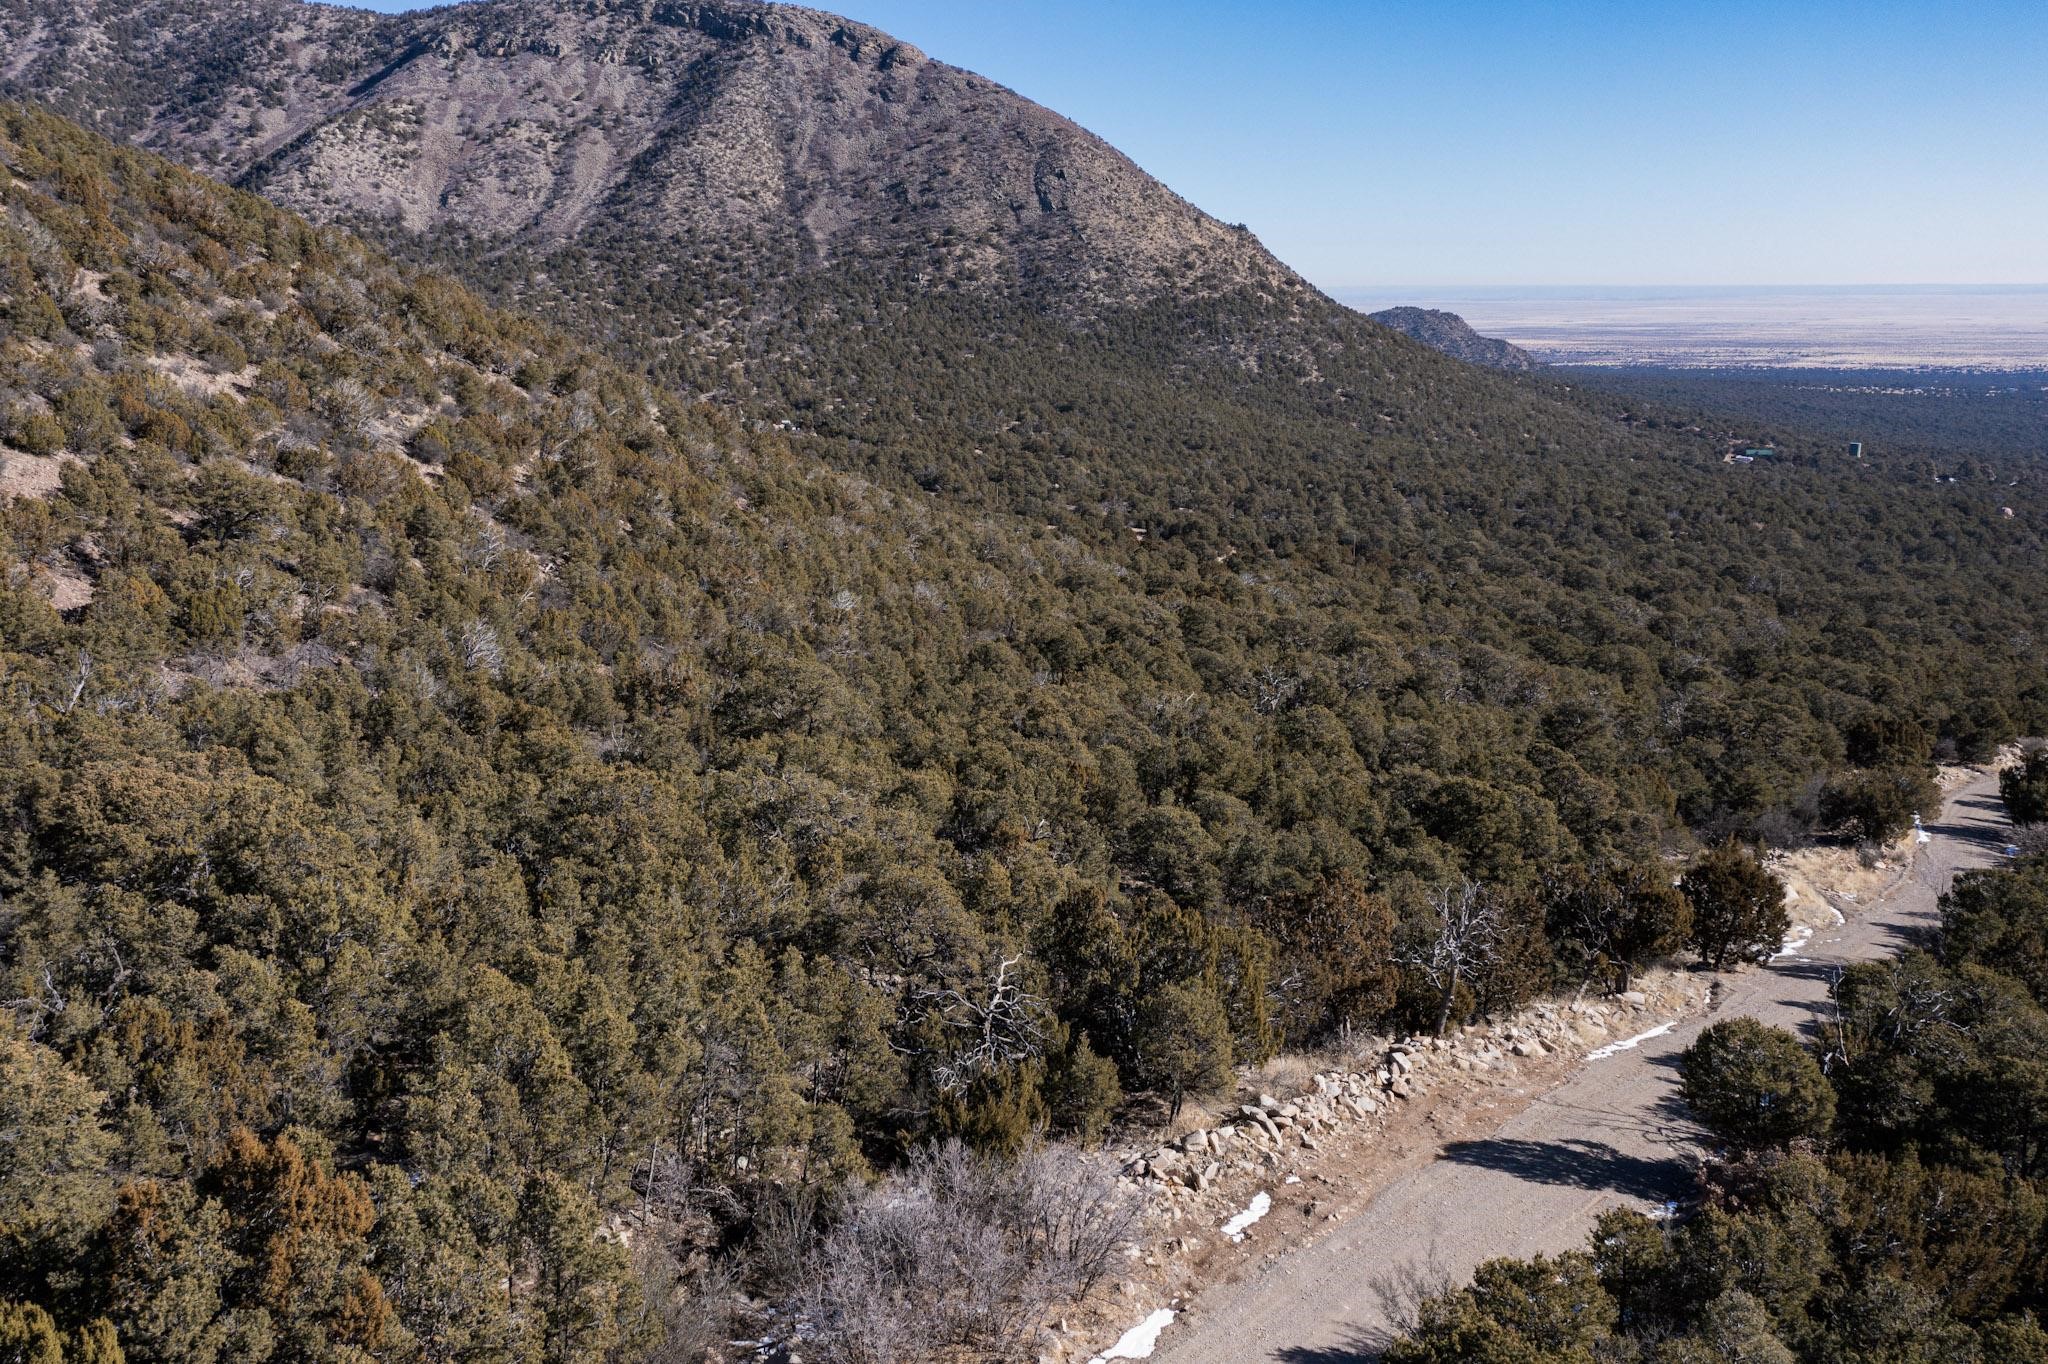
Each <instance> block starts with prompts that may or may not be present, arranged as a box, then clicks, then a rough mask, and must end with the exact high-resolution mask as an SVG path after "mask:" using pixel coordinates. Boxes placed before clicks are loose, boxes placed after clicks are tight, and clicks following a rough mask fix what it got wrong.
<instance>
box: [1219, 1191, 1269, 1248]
mask: <svg viewBox="0 0 2048 1364" xmlns="http://www.w3.org/2000/svg"><path fill="white" fill-rule="evenodd" d="M1272 1210H1273V1196H1272V1195H1271V1194H1269V1193H1267V1192H1266V1191H1265V1190H1264V1189H1261V1190H1259V1191H1258V1192H1257V1193H1255V1194H1253V1195H1252V1201H1251V1202H1250V1203H1248V1204H1246V1205H1245V1210H1244V1211H1243V1212H1241V1213H1239V1214H1238V1215H1237V1216H1235V1217H1233V1218H1231V1219H1230V1220H1229V1221H1228V1222H1225V1223H1224V1224H1223V1234H1224V1235H1225V1236H1228V1237H1229V1238H1230V1239H1231V1240H1233V1241H1242V1240H1243V1239H1244V1233H1245V1229H1246V1228H1248V1227H1250V1226H1251V1224H1252V1223H1254V1222H1256V1221H1258V1220H1259V1219H1260V1218H1261V1217H1264V1216H1265V1215H1266V1214H1267V1213H1269V1212H1271V1211H1272Z"/></svg>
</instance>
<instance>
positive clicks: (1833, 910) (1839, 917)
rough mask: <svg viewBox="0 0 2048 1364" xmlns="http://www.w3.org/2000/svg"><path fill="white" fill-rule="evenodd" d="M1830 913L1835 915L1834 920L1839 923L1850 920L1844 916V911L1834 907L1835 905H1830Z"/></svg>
mask: <svg viewBox="0 0 2048 1364" xmlns="http://www.w3.org/2000/svg"><path fill="white" fill-rule="evenodd" d="M1828 913H1829V914H1831V915H1833V916H1834V920H1835V922H1836V923H1838V924H1845V923H1848V922H1849V921H1848V920H1847V919H1845V918H1843V917H1842V911H1841V910H1839V909H1836V908H1834V907H1833V906H1829V908H1828Z"/></svg>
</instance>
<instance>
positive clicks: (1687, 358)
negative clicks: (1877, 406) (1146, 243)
mask: <svg viewBox="0 0 2048 1364" xmlns="http://www.w3.org/2000/svg"><path fill="white" fill-rule="evenodd" d="M1330 294H1331V297H1333V298H1335V299H1336V300H1337V301H1338V302H1340V303H1344V304H1346V305H1348V306H1350V307H1354V308H1357V309H1359V310H1361V311H1364V312H1376V311H1378V310H1380V309H1382V308H1391V307H1400V306H1411V307H1426V308H1439V309H1442V310H1443V311H1446V312H1452V313H1456V314H1458V315H1459V316H1460V317H1462V318H1464V319H1465V320H1466V322H1468V323H1470V324H1471V325H1472V327H1473V328H1474V329H1476V330H1477V331H1479V332H1480V333H1482V334H1483V335H1487V336H1497V337H1500V338H1502V339H1503V340H1507V341H1511V342H1513V343H1514V344H1516V345H1518V346H1521V347H1522V348H1523V349H1525V350H1528V351H1529V352H1530V353H1532V354H1534V355H1536V356H1537V357H1538V358H1539V359H1543V360H1546V361H1549V362H1551V363H1555V364H1592V365H1631V364H1634V365H1642V364H1647V365H1676V366H1686V367H1700V368H1706V367H1723V366H1763V367H1771V368H1829V369H1835V368H1839V369H1868V368H1888V367H1894V366H1896V367H1902V368H1940V369H1979V370H1982V369H2011V370H2027V371H2033V370H2040V369H2048V285H2042V284H2009V285H1984V284H1960V285H1958V284H1869V285H1842V284H1813V285H1792V284H1766V285H1748V286H1741V285H1684V284H1660V285H1613V284H1594V285H1555V284H1550V285H1462V286H1461V285H1434V286H1419V285H1382V286H1368V287H1360V288H1351V289H1335V290H1331V291H1330Z"/></svg>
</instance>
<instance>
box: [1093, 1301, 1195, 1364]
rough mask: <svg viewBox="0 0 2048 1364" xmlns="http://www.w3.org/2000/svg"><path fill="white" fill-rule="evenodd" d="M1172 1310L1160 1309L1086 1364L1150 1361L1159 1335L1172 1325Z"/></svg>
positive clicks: (1169, 1308)
mask: <svg viewBox="0 0 2048 1364" xmlns="http://www.w3.org/2000/svg"><path fill="white" fill-rule="evenodd" d="M1174 1315H1175V1313H1174V1310H1173V1309H1172V1308H1171V1307H1162V1308H1160V1309H1159V1310H1158V1311H1157V1312H1154V1313H1153V1314H1152V1315H1151V1316H1149V1317H1147V1318H1145V1319H1144V1320H1143V1321H1141V1322H1139V1323H1138V1324H1137V1325H1136V1326H1133V1327H1132V1328H1131V1329H1130V1330H1128V1331H1126V1332H1124V1333H1123V1334H1122V1335H1121V1336H1119V1337H1117V1342H1116V1344H1114V1345H1112V1346H1110V1347H1109V1348H1108V1349H1107V1350H1105V1351H1103V1352H1102V1353H1101V1354H1099V1355H1097V1356H1095V1358H1093V1359H1091V1360H1089V1361H1088V1364H1106V1361H1108V1360H1112V1359H1150V1358H1151V1357H1152V1351H1154V1350H1155V1349H1157V1348H1158V1347H1159V1333H1160V1332H1161V1331H1164V1330H1165V1329H1166V1328H1167V1327H1169V1326H1171V1325H1173V1318H1174Z"/></svg>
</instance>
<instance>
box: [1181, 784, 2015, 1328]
mask: <svg viewBox="0 0 2048 1364" xmlns="http://www.w3.org/2000/svg"><path fill="white" fill-rule="evenodd" d="M1927 831H1928V834H1929V835H1930V837H1929V841H1928V842H1926V843H1924V844H1921V845H1920V846H1919V847H1918V849H1917V851H1916V855H1915V857H1914V860H1913V863H1912V866H1911V868H1910V869H1909V870H1908V871H1907V872H1906V874H1905V875H1904V877H1903V879H1901V880H1900V881H1899V882H1898V883H1897V884H1895V885H1894V886H1893V888H1892V889H1891V890H1890V892H1889V893H1887V894H1886V895H1885V896H1884V897H1883V898H1882V899H1881V900H1877V901H1875V902H1873V903H1871V904H1868V905H1863V906H1857V905H1855V904H1853V903H1847V902H1842V903H1839V905H1838V907H1839V908H1841V909H1842V910H1844V911H1845V913H1846V922H1844V923H1842V924H1839V925H1835V926H1833V927H1822V928H1820V929H1818V930H1817V931H1816V932H1815V933H1814V934H1813V936H1812V938H1811V939H1809V940H1808V941H1806V942H1805V943H1804V944H1802V945H1800V946H1799V947H1798V948H1797V949H1796V950H1794V951H1793V952H1791V953H1790V954H1788V955H1785V956H1782V957H1780V958H1779V959H1777V960H1776V961H1774V962H1772V963H1770V964H1769V965H1768V966H1764V967H1761V968H1750V969H1748V970H1745V971H1742V972H1739V973H1736V974H1733V975H1729V976H1726V977H1724V978H1723V981H1722V986H1723V988H1722V989H1721V991H1720V993H1719V996H1718V998H1717V1000H1716V1003H1715V1005H1714V1007H1713V1010H1712V1012H1711V1013H1709V1014H1707V1015H1705V1016H1703V1017H1694V1018H1690V1019H1686V1020H1684V1021H1681V1022H1679V1023H1678V1024H1677V1025H1676V1026H1675V1027H1673V1028H1671V1029H1670V1030H1669V1031H1667V1032H1661V1033H1659V1034H1658V1035H1655V1036H1647V1037H1645V1038H1643V1040H1641V1041H1640V1042H1639V1043H1638V1044H1637V1045H1635V1046H1634V1047H1631V1048H1627V1049H1624V1050H1619V1051H1611V1052H1610V1054H1608V1055H1605V1056H1602V1057H1599V1058H1598V1059H1592V1058H1589V1059H1587V1060H1586V1061H1584V1062H1583V1063H1582V1064H1581V1065H1580V1066H1579V1068H1578V1069H1577V1070H1575V1071H1574V1072H1572V1074H1571V1076H1570V1078H1568V1079H1567V1080H1565V1081H1564V1083H1562V1084H1560V1085H1558V1086H1557V1087H1556V1088H1554V1089H1552V1090H1551V1091H1549V1092H1548V1093H1547V1094H1545V1095H1543V1096H1542V1097H1540V1098H1538V1099H1536V1100H1535V1101H1534V1102H1533V1103H1531V1104H1530V1105H1529V1106H1528V1107H1527V1108H1526V1109H1524V1110H1522V1111H1521V1112H1520V1113H1518V1114H1517V1115H1515V1116H1514V1117H1513V1118H1511V1119H1509V1120H1508V1121H1507V1122H1506V1123H1504V1124H1502V1126H1501V1127H1500V1128H1499V1129H1498V1130H1497V1131H1495V1132H1494V1133H1493V1134H1492V1135H1491V1136H1490V1137H1486V1138H1484V1139H1482V1140H1473V1141H1454V1142H1450V1143H1448V1144H1446V1145H1445V1146H1444V1148H1443V1150H1442V1151H1441V1152H1440V1153H1439V1155H1438V1156H1437V1158H1436V1159H1435V1160H1434V1161H1432V1162H1430V1163H1429V1164H1427V1165H1424V1166H1421V1167H1420V1168H1418V1169H1416V1170H1414V1171H1413V1172H1411V1173H1409V1174H1406V1175H1404V1176H1402V1177H1400V1178H1398V1179H1396V1180H1395V1181H1394V1182H1393V1183H1392V1184H1390V1185H1389V1186H1388V1187H1387V1188H1386V1189H1384V1190H1383V1191H1382V1192H1381V1193H1380V1194H1379V1195H1378V1196H1377V1197H1376V1198H1374V1199H1373V1200H1372V1201H1371V1202H1370V1203H1368V1204H1366V1206H1365V1207H1364V1208H1363V1209H1361V1210H1360V1211H1359V1212H1358V1213H1357V1214H1356V1215H1355V1216H1353V1217H1351V1218H1350V1219H1349V1220H1347V1221H1346V1222H1345V1223H1343V1224H1342V1225H1341V1226H1339V1227H1337V1228H1336V1229H1334V1230H1333V1231H1331V1232H1330V1233H1329V1234H1328V1235H1327V1236H1325V1237H1323V1238H1322V1239H1321V1240H1319V1241H1317V1242H1315V1243H1313V1244H1311V1245H1308V1246H1306V1247H1303V1248H1301V1249H1299V1250H1296V1251H1294V1252H1292V1253H1288V1254H1285V1255H1282V1256H1280V1257H1279V1258H1278V1259H1275V1260H1273V1261H1270V1262H1268V1263H1266V1264H1265V1265H1263V1266H1262V1267H1260V1268H1257V1269H1254V1270H1252V1271H1250V1272H1249V1273H1247V1274H1245V1275H1244V1276H1242V1277H1241V1278H1239V1279H1238V1280H1236V1281H1234V1282H1229V1283H1224V1284H1219V1285H1216V1286H1214V1287H1211V1288H1209V1289H1208V1290H1206V1291H1205V1292H1204V1293H1202V1294H1201V1295H1200V1296H1199V1297H1197V1298H1196V1299H1195V1301H1194V1302H1193V1304H1192V1305H1191V1307H1190V1309H1189V1310H1188V1311H1187V1312H1186V1313H1184V1314H1183V1316H1182V1317H1181V1319H1180V1321H1178V1322H1177V1323H1176V1324H1175V1325H1174V1326H1173V1327H1172V1328H1171V1329H1170V1330H1168V1331H1167V1332H1166V1335H1165V1337H1164V1338H1163V1339H1162V1340H1161V1341H1160V1342H1159V1347H1158V1350H1157V1353H1156V1354H1155V1355H1154V1356H1153V1357H1154V1358H1155V1359H1156V1360H1158V1361H1160V1362H1161V1364H1251V1362H1252V1361H1258V1360H1277V1361H1282V1362H1283V1364H1358V1362H1359V1361H1365V1360H1369V1359H1371V1358H1373V1357H1374V1355H1375V1353H1376V1350H1375V1345H1376V1343H1377V1342H1378V1341H1380V1340H1382V1339H1384V1333H1385V1331H1386V1329H1387V1325H1388V1321H1387V1315H1386V1308H1385V1305H1384V1303H1383V1301H1382V1297H1383V1294H1382V1292H1381V1291H1380V1288H1379V1287H1378V1286H1379V1285H1382V1284H1385V1283H1389V1282H1393V1281H1397V1280H1398V1279H1400V1278H1401V1277H1403V1276H1404V1275H1413V1274H1423V1275H1429V1276H1442V1275H1448V1276H1450V1277H1451V1278H1454V1279H1457V1280H1460V1281H1462V1280H1463V1279H1464V1278H1465V1277H1467V1276H1469V1275H1470V1273H1471V1272H1472V1270H1473V1268H1474V1267H1475V1266H1477V1265H1478V1264H1479V1263H1480V1262H1481V1261H1484V1260H1489V1259H1493V1258H1495V1257H1496V1256H1502V1255H1513V1256H1528V1255H1534V1254H1538V1253H1544V1254H1554V1253H1556V1252H1558V1251H1562V1250H1569V1249H1572V1248H1574V1247H1576V1246H1579V1245H1582V1244H1584V1241H1585V1237H1586V1233H1587V1232H1588V1231H1589V1230H1590V1229H1591V1227H1592V1224H1593V1220H1594V1218H1595V1217H1597V1216H1598V1215H1599V1214H1600V1213H1601V1212H1603V1211H1605V1210H1606V1209H1608V1208H1610V1207H1613V1206H1615V1205H1617V1204H1628V1205H1632V1206H1635V1207H1638V1208H1642V1209H1645V1210H1649V1209H1654V1208H1656V1207H1659V1206H1661V1205H1662V1204H1663V1202H1664V1201H1665V1200H1666V1199H1669V1198H1673V1197H1677V1196H1679V1195H1681V1194H1682V1193H1683V1192H1684V1191H1685V1190H1686V1189H1687V1188H1688V1187H1689V1185H1690V1183H1691V1167H1692V1161H1693V1157H1694V1154H1695V1152H1696V1150H1697V1148H1696V1146H1695V1145H1694V1139H1695V1137H1696V1135H1697V1130H1696V1129H1695V1128H1694V1127H1693V1126H1692V1124H1691V1122H1690V1121H1689V1120H1688V1119H1687V1117H1686V1115H1685V1111H1684V1107H1683V1105H1682V1104H1681V1103H1680V1101H1679V1098H1678V1072H1677V1064H1678V1054H1679V1053H1680V1052H1682V1051H1683V1050H1685V1048H1686V1047H1687V1046H1689V1045H1691V1043H1692V1040H1693V1038H1694V1037H1696V1036H1697V1035H1698V1034H1699V1032H1700V1029H1701V1028H1703V1027H1705V1026H1706V1025H1707V1024H1708V1023H1709V1022H1712V1021H1714V1020H1715V1019H1719V1018H1728V1017H1734V1016H1738V1015H1743V1014H1747V1015H1751V1016H1753V1017H1756V1018H1760V1019H1762V1020H1764V1021H1765V1022H1767V1023H1774V1024H1777V1025H1779V1026H1782V1027H1788V1028H1795V1029H1807V1028H1811V1027H1813V1026H1814V1025H1815V1024H1816V1023H1817V1021H1818V1020H1819V1019H1820V1018H1821V1017H1822V1016H1823V1014H1824V1013H1825V1011H1826V1009H1827V1006H1828V990H1829V985H1830V982H1831V979H1832V977H1833V974H1834V972H1835V970H1836V969H1837V968H1838V967H1839V966H1840V965H1841V964H1842V963H1845V962H1853V961H1861V960H1866V959H1868V958H1872V957H1879V956H1884V955H1887V954H1890V953H1892V952H1896V951H1898V950H1899V949H1900V948H1901V947H1902V946H1905V945H1908V944H1910V943H1912V942H1913V941H1915V940H1916V939H1917V938H1919V937H1920V936H1921V935H1923V934H1925V933H1927V932H1928V931H1929V930H1931V929H1932V928H1934V927H1935V926H1937V925H1938V923H1939V918H1938V916H1937V913H1936V908H1935V902H1936V900H1937V898H1938V897H1939V896H1940V895H1941V893H1942V892H1943V891H1944V890H1946V889H1948V885H1949V882H1950V880H1951V879H1953V877H1954V876H1955V874H1956V873H1957V872H1958V871H1963V870H1966V869H1968V868H1972V867H1983V866H1989V865H1991V864H1992V863H1993V862H1995V861H1997V860H1998V853H1999V848H2000V846H2001V845H2002V844H2003V843H2004V841H2005V839H2004V816H2003V812H2002V810H2001V808H2000V806H1999V803H1998V794H1997V783H1996V781H1995V779H1993V778H1991V777H1988V776H1986V777H1980V778H1977V779H1975V780H1973V781H1972V782H1970V784H1968V785H1967V786H1963V787H1961V788H1959V789H1958V790H1956V791H1954V792H1952V793H1951V794H1950V796H1949V799H1948V804H1947V806H1946V807H1945V808H1944V810H1943V813H1942V817H1941V819H1940V821H1939V822H1937V823H1933V824H1930V825H1928V829H1927Z"/></svg>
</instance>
